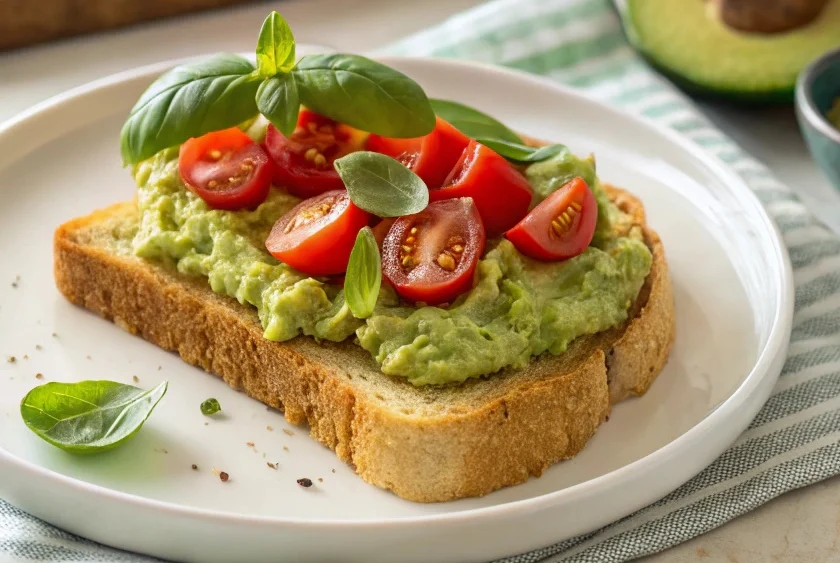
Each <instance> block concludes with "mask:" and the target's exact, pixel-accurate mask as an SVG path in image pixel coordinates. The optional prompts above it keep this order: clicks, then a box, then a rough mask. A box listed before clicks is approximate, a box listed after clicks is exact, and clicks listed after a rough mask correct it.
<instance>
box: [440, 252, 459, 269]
mask: <svg viewBox="0 0 840 563" xmlns="http://www.w3.org/2000/svg"><path fill="white" fill-rule="evenodd" d="M437 263H438V264H439V265H440V267H441V268H443V269H444V270H447V271H450V272H451V271H453V270H455V259H454V258H452V256H450V255H449V254H446V253H442V254H441V255H440V256H438V259H437Z"/></svg>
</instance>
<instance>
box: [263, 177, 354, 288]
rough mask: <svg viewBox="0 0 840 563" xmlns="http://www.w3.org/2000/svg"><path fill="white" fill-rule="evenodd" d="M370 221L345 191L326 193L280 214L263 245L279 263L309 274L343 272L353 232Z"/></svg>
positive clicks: (322, 274) (321, 274)
mask: <svg viewBox="0 0 840 563" xmlns="http://www.w3.org/2000/svg"><path fill="white" fill-rule="evenodd" d="M369 220H370V214H368V213H367V212H366V211H363V210H361V209H359V208H358V207H356V206H355V205H353V203H352V202H351V201H350V198H349V197H348V196H347V192H346V191H344V190H335V191H332V192H327V193H324V194H321V195H320V196H316V197H313V198H310V199H306V200H304V201H302V202H300V203H299V204H298V205H296V206H295V207H294V208H293V209H292V210H291V211H289V212H288V213H286V214H285V215H283V216H282V217H280V219H278V220H277V222H276V223H275V224H274V227H273V228H272V229H271V233H270V234H269V235H268V239H267V240H266V241H265V247H266V248H267V249H268V251H269V252H270V253H271V255H272V256H274V257H275V258H277V259H278V260H280V261H281V262H285V263H286V264H288V265H289V266H291V267H292V268H295V269H297V270H300V271H301V272H303V273H305V274H309V275H310V276H331V275H334V274H343V273H344V272H345V271H346V270H347V262H348V261H349V260H350V251H351V250H353V245H354V244H355V242H356V235H357V234H358V232H359V231H360V230H361V229H362V227H365V226H366V225H367V224H368V221H369Z"/></svg>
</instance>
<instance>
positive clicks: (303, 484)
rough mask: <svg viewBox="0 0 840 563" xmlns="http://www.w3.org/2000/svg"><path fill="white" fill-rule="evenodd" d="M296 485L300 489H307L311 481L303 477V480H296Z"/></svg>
mask: <svg viewBox="0 0 840 563" xmlns="http://www.w3.org/2000/svg"><path fill="white" fill-rule="evenodd" d="M297 484H298V485H300V486H301V487H304V488H308V487H311V486H312V479H309V478H307V477H304V478H303V479H298V480H297Z"/></svg>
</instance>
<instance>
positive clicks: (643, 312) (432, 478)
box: [55, 188, 674, 502]
mask: <svg viewBox="0 0 840 563" xmlns="http://www.w3.org/2000/svg"><path fill="white" fill-rule="evenodd" d="M609 193H610V196H611V198H613V200H614V201H616V203H617V204H618V205H619V206H620V207H621V208H623V209H625V210H626V211H627V212H628V213H630V214H632V216H633V221H634V223H635V224H636V225H638V226H644V225H645V215H644V209H643V207H642V205H641V203H640V202H639V201H638V200H637V199H636V198H634V197H633V196H632V195H630V194H628V193H627V192H624V191H621V190H617V189H613V188H610V189H609ZM136 221H137V210H136V207H135V205H134V204H133V203H131V202H127V203H122V204H117V205H115V206H113V207H110V208H107V209H104V210H102V211H97V212H95V213H93V214H91V215H89V216H87V217H82V218H79V219H76V220H73V221H70V222H68V223H66V224H65V225H62V226H61V227H60V228H59V229H58V230H57V232H56V235H55V275H56V284H57V286H58V288H59V290H60V291H61V292H62V293H63V294H64V295H65V296H66V297H67V299H69V300H70V301H71V302H73V303H75V304H77V305H80V306H82V307H85V308H87V309H90V310H91V311H93V312H95V313H97V314H99V315H101V316H102V317H104V318H106V319H108V320H111V321H113V322H114V323H115V324H117V325H118V326H120V327H122V328H123V329H125V330H128V331H129V332H131V333H133V334H137V335H138V336H141V337H142V338H144V339H146V340H148V341H150V342H152V343H154V344H156V345H158V346H160V347H161V348H163V349H166V350H171V351H174V352H177V353H178V354H180V356H181V357H182V358H183V359H184V361H186V362H189V363H191V364H193V365H195V366H198V367H200V368H202V369H204V370H206V371H208V372H209V373H213V374H216V375H219V376H221V377H222V378H223V379H224V380H225V381H226V382H227V383H228V384H229V385H230V386H231V387H233V388H234V389H238V390H241V391H244V392H245V393H247V394H248V395H250V396H251V397H253V398H255V399H257V400H258V401H260V402H263V403H265V404H266V405H269V406H271V407H274V408H277V409H280V410H282V411H283V412H284V413H285V417H286V419H287V420H288V421H289V422H291V423H292V424H308V425H309V428H310V435H311V437H312V438H314V439H316V440H318V441H320V442H321V443H323V444H324V445H325V446H327V447H329V448H331V449H333V450H335V452H336V455H337V456H338V457H339V459H341V460H342V461H344V462H345V463H348V464H350V465H351V466H352V467H354V469H355V470H356V472H357V473H358V474H359V475H360V476H361V477H362V478H363V479H365V480H366V481H368V482H369V483H372V484H374V485H377V486H380V487H383V488H386V489H390V490H392V491H394V493H396V494H397V495H399V496H401V497H403V498H406V499H409V500H413V501H420V502H435V501H445V500H452V499H457V498H462V497H470V496H480V495H484V494H486V493H489V492H491V491H493V490H496V489H499V488H501V487H505V486H509V485H515V484H517V483H521V482H523V481H525V480H526V479H528V477H529V476H530V475H540V474H541V473H542V472H543V471H544V470H545V469H547V468H548V467H549V466H551V465H552V464H554V463H555V462H557V461H560V460H563V459H568V458H570V457H573V456H574V455H575V454H577V453H578V452H579V451H580V450H581V449H583V447H584V446H585V445H586V442H587V441H588V440H589V438H590V437H591V436H592V435H593V434H594V433H595V431H596V430H597V428H598V426H599V425H600V424H601V423H603V422H604V421H605V420H606V418H607V416H608V415H609V412H610V407H611V405H612V404H615V403H616V402H618V401H621V400H622V399H625V398H627V397H630V396H633V395H641V394H643V393H644V392H645V391H646V390H647V389H648V387H649V386H650V385H651V383H652V382H653V381H654V379H655V378H656V376H657V375H658V374H659V372H660V371H661V369H662V368H663V367H664V365H665V363H666V361H667V358H668V352H669V350H670V347H671V343H672V341H673V337H674V316H673V315H674V312H673V299H672V295H671V285H670V278H669V275H668V267H667V263H666V261H665V254H664V249H663V247H662V243H661V241H660V240H659V237H658V236H657V235H656V233H655V232H654V231H652V230H650V229H649V228H647V227H644V232H645V241H646V243H647V244H648V245H649V247H650V248H651V252H652V254H653V257H654V259H653V266H652V268H651V272H650V274H649V275H648V278H647V280H646V281H645V285H644V287H643V289H642V291H641V292H640V294H639V297H638V298H637V300H636V302H635V303H634V305H633V308H632V317H631V319H630V320H629V321H628V322H627V323H625V324H624V325H623V326H621V327H619V328H616V329H614V330H610V331H606V332H602V333H600V334H597V335H594V336H587V337H582V338H579V339H578V340H576V341H575V342H573V343H572V345H571V346H570V347H569V350H567V351H566V352H565V353H563V354H561V355H559V356H552V355H550V354H544V355H542V356H540V357H539V358H538V359H536V360H535V361H533V362H531V363H530V364H529V366H528V367H527V368H525V369H519V370H509V371H505V372H502V373H499V374H495V375H493V376H492V377H490V378H487V379H484V378H481V379H471V380H469V381H467V382H465V383H462V384H459V385H450V386H444V387H430V386H423V387H415V386H413V385H411V384H410V383H408V382H406V381H404V380H401V379H400V378H397V377H389V376H385V375H383V374H382V373H381V372H380V371H379V368H378V366H377V365H376V363H375V362H374V361H373V360H372V359H371V357H370V355H369V354H368V353H367V352H365V351H364V350H362V349H361V348H359V347H358V346H356V345H354V344H352V343H349V342H343V343H332V342H325V343H320V344H319V343H317V342H315V340H313V339H312V338H310V337H306V336H299V337H297V338H295V339H293V340H290V341H288V342H283V343H278V342H271V341H268V340H266V339H265V338H263V334H262V333H263V330H262V327H261V326H260V323H259V319H258V318H257V314H256V311H255V310H254V309H253V308H251V307H248V306H245V305H240V304H239V303H237V302H236V301H235V300H234V299H231V298H228V297H221V296H219V295H217V294H215V293H213V292H212V291H211V290H210V288H209V286H208V285H207V282H206V281H205V280H201V279H193V278H189V277H186V276H183V275H181V274H178V273H177V272H174V271H172V270H171V269H169V268H166V267H164V266H161V265H157V264H150V263H149V262H147V261H145V260H143V259H140V258H137V257H132V256H130V255H125V254H120V253H115V252H114V250H113V249H114V248H115V244H118V241H119V239H120V232H121V231H123V230H124V229H130V228H131V227H132V223H134V222H136Z"/></svg>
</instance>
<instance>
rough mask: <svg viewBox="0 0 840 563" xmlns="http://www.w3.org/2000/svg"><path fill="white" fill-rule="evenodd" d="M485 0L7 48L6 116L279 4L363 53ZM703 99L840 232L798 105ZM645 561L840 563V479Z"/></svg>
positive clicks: (346, 10) (233, 29)
mask: <svg viewBox="0 0 840 563" xmlns="http://www.w3.org/2000/svg"><path fill="white" fill-rule="evenodd" d="M479 3H481V2H480V0H424V1H423V2H393V1H392V0H297V1H285V2H278V1H275V2H267V3H257V4H251V5H247V6H244V7H239V8H234V9H228V10H224V11H219V12H212V13H205V14H200V15H195V16H187V17H183V18H178V19H176V20H168V21H166V22H164V23H155V24H145V25H141V26H139V27H135V28H131V29H125V30H118V31H113V32H108V33H104V34H99V35H96V36H90V37H84V38H76V39H71V40H66V41H62V42H60V43H54V44H50V45H45V46H41V47H34V48H29V49H25V50H20V51H16V52H10V53H4V54H0V121H2V120H4V119H7V118H9V117H11V116H13V115H14V114H16V113H17V112H19V111H21V110H24V109H26V108H27V107H29V106H31V105H33V104H35V103H37V102H40V101H42V100H44V99H46V98H48V97H50V96H52V95H55V94H58V93H60V92H62V91H64V90H67V89H68V88H72V87H74V86H78V85H81V84H84V83H85V82H88V81H90V80H93V79H96V78H100V77H102V76H106V75H108V74H111V73H114V72H118V71H122V70H128V69H131V68H134V67H137V66H140V65H144V64H148V63H151V62H155V61H160V60H165V59H171V58H177V57H184V56H190V55H198V54H202V53H206V52H211V51H233V52H238V51H250V50H251V49H253V42H254V30H255V29H259V26H260V23H261V22H262V19H263V18H264V17H265V13H266V11H267V9H269V7H270V8H271V9H277V10H279V11H281V12H282V13H283V15H284V16H285V17H286V18H287V19H288V20H289V22H290V23H291V25H292V28H293V29H294V30H295V35H296V38H297V40H298V41H299V42H301V43H316V44H321V45H328V46H330V47H334V48H338V49H342V50H347V51H355V52H362V51H366V50H369V49H373V48H376V47H379V46H382V45H385V44H387V43H389V42H391V41H393V40H396V39H398V38H400V37H403V36H405V35H406V34H409V33H411V32H414V31H417V30H420V29H422V28H424V27H428V26H429V25H432V24H434V23H436V22H437V21H440V20H442V19H444V18H446V17H447V16H448V15H450V14H453V13H455V12H458V11H460V10H463V9H466V8H469V7H471V6H474V5H476V4H479ZM324 14H328V16H329V17H328V18H325V17H324ZM360 29H364V32H359V30H360ZM700 107H701V109H702V110H703V111H704V113H705V114H706V115H707V116H708V117H709V118H710V119H711V120H712V121H713V122H715V123H716V125H717V126H719V127H720V128H721V129H723V130H724V131H725V132H727V133H728V134H729V135H730V136H732V137H733V138H734V139H735V140H736V141H737V142H738V143H740V144H741V146H742V147H743V148H744V149H746V150H747V151H748V152H750V153H752V154H753V155H754V156H756V157H757V158H758V159H759V160H761V161H763V162H764V163H766V164H767V165H769V167H770V168H771V169H772V170H773V172H774V173H775V174H776V175H777V176H778V177H779V178H780V179H781V180H782V181H783V182H785V183H787V184H788V185H789V186H791V187H792V188H793V189H794V190H795V191H796V192H797V193H798V194H799V195H800V197H802V198H803V200H804V201H805V202H806V203H807V204H809V206H810V207H811V208H812V209H813V210H814V211H815V213H817V214H818V215H819V216H820V217H821V218H822V219H823V220H824V221H825V222H826V223H828V224H829V225H830V226H831V227H832V228H834V229H835V230H837V231H838V232H840V197H838V195H837V194H836V193H835V192H834V191H833V189H832V188H831V186H830V185H829V184H828V181H827V180H826V179H825V177H823V175H822V174H821V172H820V171H819V169H818V168H817V166H816V164H814V162H813V161H812V160H811V158H810V156H809V154H808V151H807V148H806V147H805V145H804V143H803V141H802V138H801V137H800V135H799V130H798V128H797V126H796V121H795V118H794V116H793V112H792V110H790V109H765V110H755V111H744V110H737V109H735V108H731V107H722V106H717V105H713V104H710V103H702V104H701V106H700ZM642 561H644V562H645V563H665V562H669V563H683V562H694V561H701V562H703V563H706V562H709V563H711V562H715V561H729V562H733V563H748V562H753V561H773V562H778V563H794V562H799V561H802V562H808V563H823V562H826V563H827V562H831V561H840V477H835V478H833V479H829V480H826V481H824V482H822V483H818V484H816V485H812V486H810V487H806V488H804V489H800V490H798V491H793V492H790V493H787V494H785V495H783V496H781V497H779V498H778V499H776V500H774V501H772V502H770V503H767V504H766V505H764V506H762V507H761V508H759V509H757V510H755V511H753V512H750V513H748V514H746V515H744V516H742V517H740V518H738V519H736V520H733V521H732V522H730V523H728V524H726V525H724V526H721V527H720V528H718V529H716V530H713V531H711V532H709V533H707V534H705V535H703V536H700V537H698V538H695V539H694V540H691V541H689V542H687V543H684V544H682V545H680V546H677V547H675V548H672V549H670V550H667V551H665V552H663V553H660V554H658V555H655V556H651V557H647V558H644V559H643V560H642Z"/></svg>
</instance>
